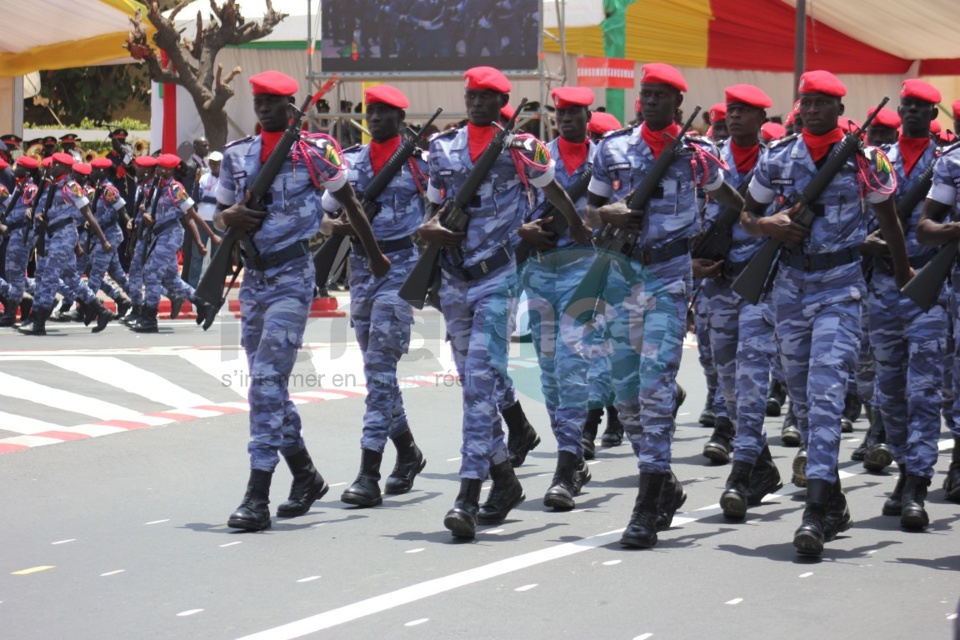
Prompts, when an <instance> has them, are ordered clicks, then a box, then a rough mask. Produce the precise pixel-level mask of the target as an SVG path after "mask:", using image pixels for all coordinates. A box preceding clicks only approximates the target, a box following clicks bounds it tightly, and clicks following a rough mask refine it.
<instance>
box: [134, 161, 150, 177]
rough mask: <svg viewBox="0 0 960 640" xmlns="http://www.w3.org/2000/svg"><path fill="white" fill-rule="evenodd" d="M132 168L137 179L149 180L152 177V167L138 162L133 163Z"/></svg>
mask: <svg viewBox="0 0 960 640" xmlns="http://www.w3.org/2000/svg"><path fill="white" fill-rule="evenodd" d="M134 170H135V171H136V172H137V180H140V181H143V180H149V179H150V178H152V177H153V170H154V168H153V167H142V166H140V165H139V164H138V165H135V167H134Z"/></svg>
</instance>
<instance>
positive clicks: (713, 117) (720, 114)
mask: <svg viewBox="0 0 960 640" xmlns="http://www.w3.org/2000/svg"><path fill="white" fill-rule="evenodd" d="M726 117H727V103H725V102H718V103H717V104H715V105H713V106H712V107H710V123H711V124H712V123H714V122H716V121H717V120H724V119H725V118H726Z"/></svg>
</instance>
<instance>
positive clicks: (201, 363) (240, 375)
mask: <svg viewBox="0 0 960 640" xmlns="http://www.w3.org/2000/svg"><path fill="white" fill-rule="evenodd" d="M177 355H179V356H180V357H181V358H182V359H184V360H186V361H187V362H189V363H190V364H192V365H193V366H195V367H196V368H198V369H200V370H201V371H203V372H204V373H206V374H208V375H210V376H211V377H213V378H214V379H215V380H216V381H217V384H219V385H221V386H222V387H224V388H226V389H230V390H231V391H233V392H234V393H236V394H237V395H238V396H240V397H241V398H243V399H244V400H246V399H247V391H249V385H248V384H243V382H244V381H247V380H249V379H250V378H249V375H250V372H249V370H248V369H247V358H246V356H244V354H243V350H242V349H240V348H239V347H238V348H237V349H236V350H229V351H228V350H225V349H191V350H188V351H184V352H183V353H179V354H177Z"/></svg>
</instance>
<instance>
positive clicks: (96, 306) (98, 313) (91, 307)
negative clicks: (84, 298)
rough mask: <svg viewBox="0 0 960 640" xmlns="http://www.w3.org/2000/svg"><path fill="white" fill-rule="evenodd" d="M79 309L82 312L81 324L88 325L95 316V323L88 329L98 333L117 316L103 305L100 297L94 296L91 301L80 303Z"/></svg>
mask: <svg viewBox="0 0 960 640" xmlns="http://www.w3.org/2000/svg"><path fill="white" fill-rule="evenodd" d="M80 309H81V311H82V313H83V324H85V325H89V324H90V323H91V322H93V320H94V318H96V320H97V325H96V326H95V327H94V328H93V329H91V330H90V331H91V332H92V333H100V332H101V331H103V330H104V329H106V328H107V325H108V324H110V321H111V320H114V319H115V318H116V317H117V316H116V315H114V313H113V311H110V309H107V308H106V307H105V306H103V302H101V301H100V298H94V299H93V302H82V303H80Z"/></svg>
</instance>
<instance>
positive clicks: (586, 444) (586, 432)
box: [580, 409, 603, 460]
mask: <svg viewBox="0 0 960 640" xmlns="http://www.w3.org/2000/svg"><path fill="white" fill-rule="evenodd" d="M601 418H603V409H590V410H589V411H587V421H586V422H584V423H583V435H582V436H580V440H581V442H583V457H584V459H586V460H593V458H594V457H595V456H596V450H597V445H596V443H595V442H594V441H595V440H596V439H597V429H598V428H599V427H600V419H601Z"/></svg>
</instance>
